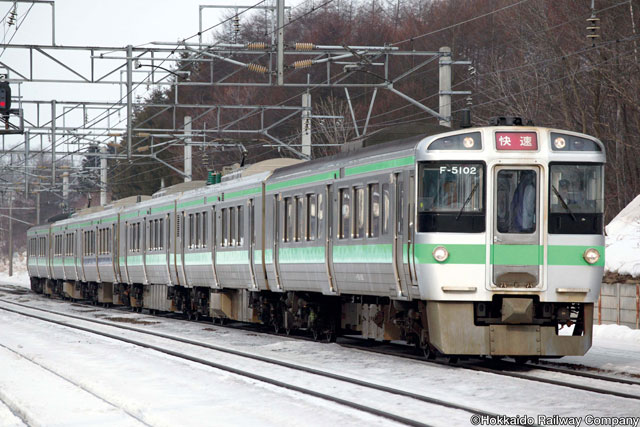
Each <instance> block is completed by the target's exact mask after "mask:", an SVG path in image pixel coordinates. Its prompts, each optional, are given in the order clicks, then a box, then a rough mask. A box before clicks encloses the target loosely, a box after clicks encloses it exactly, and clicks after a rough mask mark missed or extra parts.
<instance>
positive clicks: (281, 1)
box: [276, 0, 284, 86]
mask: <svg viewBox="0 0 640 427" xmlns="http://www.w3.org/2000/svg"><path fill="white" fill-rule="evenodd" d="M276 8H277V9H278V10H277V14H278V86H282V85H283V84H284V0H277V5H276Z"/></svg>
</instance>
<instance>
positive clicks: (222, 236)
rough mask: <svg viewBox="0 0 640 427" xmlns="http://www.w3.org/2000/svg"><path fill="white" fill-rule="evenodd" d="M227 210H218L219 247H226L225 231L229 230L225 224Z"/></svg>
mask: <svg viewBox="0 0 640 427" xmlns="http://www.w3.org/2000/svg"><path fill="white" fill-rule="evenodd" d="M227 215H228V212H227V208H222V209H220V246H221V247H223V248H224V247H226V246H227V237H228V236H227V229H228V228H229V224H228V223H227Z"/></svg>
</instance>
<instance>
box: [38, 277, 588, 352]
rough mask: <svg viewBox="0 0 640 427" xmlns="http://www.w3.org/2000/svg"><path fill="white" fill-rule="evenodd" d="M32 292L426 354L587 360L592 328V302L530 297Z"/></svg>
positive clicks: (69, 284) (71, 285)
mask: <svg viewBox="0 0 640 427" xmlns="http://www.w3.org/2000/svg"><path fill="white" fill-rule="evenodd" d="M31 288H32V290H33V291H34V292H37V293H42V294H45V295H48V296H53V297H61V298H65V299H71V300H87V301H90V302H92V303H94V304H100V305H105V306H106V305H111V304H113V305H124V306H129V307H131V309H132V310H133V311H137V312H141V311H142V309H147V310H149V312H150V313H151V314H154V313H156V312H182V313H183V314H184V315H185V316H186V317H187V318H188V319H190V320H198V319H201V318H210V319H212V320H213V321H214V322H220V323H223V322H226V321H239V322H248V323H260V324H262V325H264V326H266V327H268V328H269V329H271V330H273V331H275V332H276V333H287V334H289V333H291V332H293V331H304V332H306V333H308V334H310V335H311V336H312V337H313V338H314V339H318V340H324V341H334V340H335V339H336V337H337V336H338V335H360V336H362V337H363V338H367V339H372V340H378V341H392V340H400V341H405V342H407V343H409V344H413V345H415V347H416V348H417V349H418V350H420V351H421V352H423V353H424V354H425V356H427V357H432V356H435V355H438V354H442V355H455V356H461V355H491V356H518V357H523V356H526V357H545V356H547V357H549V356H564V355H583V354H585V353H586V351H587V350H588V349H589V348H590V346H591V340H592V330H593V304H585V303H559V302H540V301H539V300H538V299H537V297H536V296H527V295H521V296H518V297H511V296H507V295H495V296H494V298H493V300H492V301H481V302H466V301H464V302H454V301H420V300H418V301H398V300H391V299H389V298H386V297H375V296H351V295H349V296H327V295H322V294H319V293H313V292H293V291H292V292H282V293H275V292H251V291H248V290H245V289H224V290H218V289H211V288H206V287H193V288H187V287H182V286H167V285H143V284H123V283H115V284H111V283H95V282H88V283H87V282H73V281H64V280H50V279H38V278H31ZM565 331H567V332H568V333H567V332H565ZM563 332H564V333H563Z"/></svg>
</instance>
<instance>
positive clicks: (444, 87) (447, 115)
mask: <svg viewBox="0 0 640 427" xmlns="http://www.w3.org/2000/svg"><path fill="white" fill-rule="evenodd" d="M440 52H441V54H442V55H441V56H440V59H439V60H438V65H439V66H440V108H439V109H438V113H439V114H440V115H441V116H442V117H443V118H442V119H441V120H440V125H442V126H447V127H451V48H450V47H446V46H444V47H441V48H440Z"/></svg>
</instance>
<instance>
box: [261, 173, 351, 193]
mask: <svg viewBox="0 0 640 427" xmlns="http://www.w3.org/2000/svg"><path fill="white" fill-rule="evenodd" d="M338 176H340V172H339V171H331V172H325V173H319V174H316V175H310V176H305V177H302V178H297V179H290V180H288V181H282V182H276V183H274V184H268V185H267V191H272V190H280V189H281V188H286V187H293V186H296V185H303V184H310V183H312V182H319V181H327V180H330V179H336V178H337V177H338Z"/></svg>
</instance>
